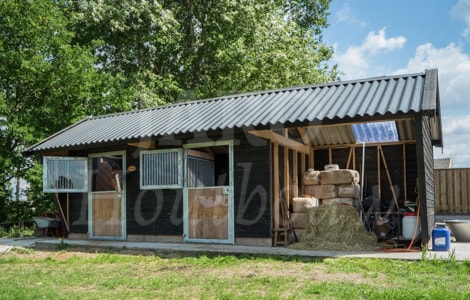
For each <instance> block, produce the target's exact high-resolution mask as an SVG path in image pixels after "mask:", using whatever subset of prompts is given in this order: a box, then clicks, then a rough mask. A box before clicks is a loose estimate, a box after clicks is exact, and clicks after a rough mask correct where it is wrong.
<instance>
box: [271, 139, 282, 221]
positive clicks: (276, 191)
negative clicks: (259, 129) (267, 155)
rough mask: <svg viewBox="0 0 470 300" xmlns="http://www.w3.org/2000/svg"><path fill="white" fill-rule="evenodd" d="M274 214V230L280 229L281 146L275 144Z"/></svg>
mask: <svg viewBox="0 0 470 300" xmlns="http://www.w3.org/2000/svg"><path fill="white" fill-rule="evenodd" d="M272 176H273V200H274V203H273V213H274V220H273V221H274V224H273V226H274V228H279V191H280V188H279V145H278V144H276V143H274V144H273V175H272Z"/></svg>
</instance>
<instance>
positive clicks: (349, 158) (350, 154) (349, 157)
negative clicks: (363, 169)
mask: <svg viewBox="0 0 470 300" xmlns="http://www.w3.org/2000/svg"><path fill="white" fill-rule="evenodd" d="M352 153H353V148H352V147H351V148H349V155H348V162H347V163H346V169H349V164H350V163H351V158H352Z"/></svg>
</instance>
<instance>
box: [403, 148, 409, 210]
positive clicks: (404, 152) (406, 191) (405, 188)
mask: <svg viewBox="0 0 470 300" xmlns="http://www.w3.org/2000/svg"><path fill="white" fill-rule="evenodd" d="M402 148H403V190H404V191H403V192H404V197H405V201H407V200H408V187H407V186H408V184H407V183H406V145H405V144H403V147H402Z"/></svg>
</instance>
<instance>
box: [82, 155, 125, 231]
mask: <svg viewBox="0 0 470 300" xmlns="http://www.w3.org/2000/svg"><path fill="white" fill-rule="evenodd" d="M123 160H124V154H121V153H106V154H102V155H95V156H93V157H91V158H90V166H91V172H90V175H91V178H90V181H91V193H90V198H89V201H90V202H89V208H90V211H89V220H90V222H89V233H90V238H98V239H117V240H121V239H124V238H125V232H124V231H125V229H124V228H125V226H124V225H125V216H124V214H125V210H124V209H123V205H124V203H125V199H124V197H125V191H124V190H125V184H124V181H123V177H122V167H123V165H124V163H125V162H124V161H123Z"/></svg>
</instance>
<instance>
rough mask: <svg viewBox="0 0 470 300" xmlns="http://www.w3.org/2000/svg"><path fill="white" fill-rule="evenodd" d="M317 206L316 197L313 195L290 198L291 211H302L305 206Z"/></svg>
mask: <svg viewBox="0 0 470 300" xmlns="http://www.w3.org/2000/svg"><path fill="white" fill-rule="evenodd" d="M314 206H318V199H317V198H314V197H295V198H292V212H294V213H304V212H305V211H306V210H307V208H309V207H314Z"/></svg>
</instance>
